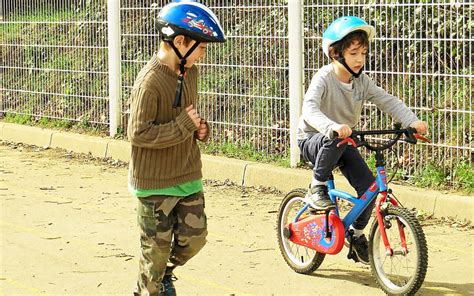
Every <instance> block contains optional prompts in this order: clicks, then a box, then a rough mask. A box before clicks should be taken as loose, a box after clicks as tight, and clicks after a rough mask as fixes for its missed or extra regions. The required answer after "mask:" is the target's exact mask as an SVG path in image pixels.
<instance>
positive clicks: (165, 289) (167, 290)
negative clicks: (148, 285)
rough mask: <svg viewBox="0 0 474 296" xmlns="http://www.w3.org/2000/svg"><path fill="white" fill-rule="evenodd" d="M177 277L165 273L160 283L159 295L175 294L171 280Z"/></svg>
mask: <svg viewBox="0 0 474 296" xmlns="http://www.w3.org/2000/svg"><path fill="white" fill-rule="evenodd" d="M176 280H177V278H176V277H175V276H174V275H173V274H165V276H164V277H163V279H162V280H161V284H160V293H159V294H158V295H160V296H176V289H175V288H174V285H173V281H176Z"/></svg>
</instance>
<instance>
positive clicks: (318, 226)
mask: <svg viewBox="0 0 474 296" xmlns="http://www.w3.org/2000/svg"><path fill="white" fill-rule="evenodd" d="M287 229H288V230H289V240H290V241H292V242H293V243H295V244H298V245H301V246H305V247H308V248H311V249H313V250H316V251H318V252H320V253H324V254H337V253H339V252H340V251H341V249H342V247H343V246H344V238H345V231H344V225H343V224H342V221H341V219H340V218H339V217H338V216H337V215H336V214H334V213H333V212H332V211H331V213H330V214H329V232H330V235H329V237H326V236H327V235H326V234H327V233H326V215H325V214H321V215H309V216H307V217H304V218H302V219H300V220H299V221H298V222H293V223H289V224H288V225H287Z"/></svg>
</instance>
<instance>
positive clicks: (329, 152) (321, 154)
mask: <svg viewBox="0 0 474 296" xmlns="http://www.w3.org/2000/svg"><path fill="white" fill-rule="evenodd" d="M340 141H341V139H334V140H331V139H329V138H328V137H326V136H324V135H323V134H321V133H317V134H312V135H310V136H309V137H308V138H306V139H304V140H299V141H298V146H299V147H300V150H301V154H302V156H303V158H304V159H305V160H306V161H310V162H311V163H312V164H314V168H313V171H314V177H315V179H316V180H318V181H327V180H328V179H329V177H330V176H331V173H332V170H333V169H334V168H335V167H336V166H339V169H340V170H341V172H342V174H343V175H344V176H345V177H346V179H347V180H348V181H349V183H350V184H351V186H352V187H354V189H355V190H356V192H357V196H358V197H361V196H362V194H364V193H365V191H366V190H367V189H368V188H369V186H370V185H371V184H372V182H373V181H374V180H375V178H374V175H373V174H372V172H371V171H370V169H369V167H368V166H367V164H366V163H365V160H364V159H363V158H362V156H361V155H360V153H359V151H358V150H357V148H354V147H352V146H350V145H342V146H341V147H337V146H336V145H337V143H339V142H340ZM374 204H375V202H372V203H371V204H370V205H369V206H368V207H367V208H366V209H365V210H364V212H362V214H361V215H360V216H359V217H358V218H357V219H356V220H355V222H354V224H352V226H353V227H354V228H356V229H364V228H365V226H367V224H368V223H369V220H370V215H371V213H372V209H373V208H374Z"/></svg>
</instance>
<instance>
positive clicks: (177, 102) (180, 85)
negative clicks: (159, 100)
mask: <svg viewBox="0 0 474 296" xmlns="http://www.w3.org/2000/svg"><path fill="white" fill-rule="evenodd" d="M168 43H169V45H170V46H171V48H172V49H173V50H174V52H175V53H176V55H177V56H178V58H179V75H178V85H177V86H176V95H175V98H174V103H173V108H177V107H181V93H182V92H183V83H184V74H186V68H185V67H184V66H185V65H186V63H187V61H186V59H187V58H188V57H189V56H190V55H191V53H192V52H193V51H194V50H195V49H196V48H197V47H198V46H199V44H200V43H201V42H199V41H196V42H195V43H194V44H193V46H192V47H191V48H190V49H189V50H188V52H187V53H186V54H185V55H184V57H183V56H182V55H181V53H180V52H179V50H178V48H176V46H175V45H174V43H173V41H168Z"/></svg>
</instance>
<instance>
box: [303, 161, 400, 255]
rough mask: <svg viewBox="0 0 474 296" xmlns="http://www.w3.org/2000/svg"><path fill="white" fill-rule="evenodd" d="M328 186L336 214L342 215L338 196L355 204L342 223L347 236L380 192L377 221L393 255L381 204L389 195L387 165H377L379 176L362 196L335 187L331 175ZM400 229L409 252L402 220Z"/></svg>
mask: <svg viewBox="0 0 474 296" xmlns="http://www.w3.org/2000/svg"><path fill="white" fill-rule="evenodd" d="M327 186H328V189H329V197H330V198H331V200H332V202H333V203H334V204H335V205H336V208H335V210H334V211H335V214H336V215H337V216H338V217H340V215H339V208H338V205H337V202H336V201H337V198H341V199H344V200H347V201H349V202H351V203H352V204H353V205H354V206H353V207H352V208H351V210H350V211H349V213H347V214H346V215H345V216H344V218H343V219H342V224H343V225H344V231H345V236H346V237H348V236H349V231H348V229H349V226H350V225H352V223H354V221H355V220H356V219H357V218H358V217H359V216H360V215H361V214H362V212H363V211H364V210H365V208H367V206H368V205H369V204H370V203H372V202H373V201H374V199H376V198H377V196H378V195H379V194H380V198H378V199H377V200H376V202H375V213H376V219H377V222H378V223H379V229H380V232H381V237H382V240H383V243H384V246H385V249H386V252H387V255H390V256H391V255H393V249H392V247H391V246H390V242H389V241H388V238H387V233H386V231H385V224H384V222H383V217H382V214H381V209H380V208H381V205H382V204H383V203H384V202H385V201H386V200H387V196H388V192H387V191H388V184H387V175H386V172H385V166H383V165H381V166H378V167H377V177H376V179H375V181H374V182H373V183H372V184H371V185H370V186H369V188H368V189H367V191H366V192H365V193H364V194H363V195H362V196H361V197H360V198H357V197H355V196H353V195H351V194H349V193H347V192H344V191H341V190H338V189H336V188H335V185H334V179H333V178H332V177H331V178H330V179H329V180H328V182H327ZM389 201H390V202H391V203H392V204H393V205H394V206H397V205H398V203H397V202H396V201H395V200H394V199H392V198H390V199H389ZM308 207H309V205H308V204H306V205H305V206H304V207H303V208H302V209H301V210H300V211H299V212H298V214H297V215H296V217H295V219H294V222H297V221H298V220H299V218H300V216H301V214H302V213H303V212H304V211H305V210H306V209H307V208H308ZM398 230H399V233H400V240H401V244H402V248H403V251H404V252H405V253H408V248H407V245H406V239H405V232H404V230H403V226H402V225H401V223H400V222H398Z"/></svg>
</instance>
